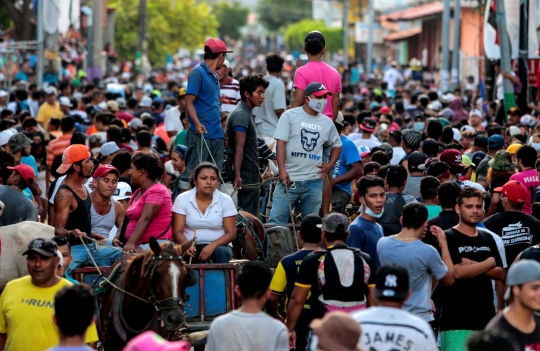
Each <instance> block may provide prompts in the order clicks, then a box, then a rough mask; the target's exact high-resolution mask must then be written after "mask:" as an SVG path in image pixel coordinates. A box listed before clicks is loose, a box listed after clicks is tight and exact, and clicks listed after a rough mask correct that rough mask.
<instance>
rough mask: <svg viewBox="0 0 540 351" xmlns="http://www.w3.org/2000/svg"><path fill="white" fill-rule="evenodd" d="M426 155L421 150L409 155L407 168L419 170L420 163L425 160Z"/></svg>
mask: <svg viewBox="0 0 540 351" xmlns="http://www.w3.org/2000/svg"><path fill="white" fill-rule="evenodd" d="M427 158H428V157H427V156H426V155H425V154H424V153H423V152H422V151H415V152H413V153H411V154H410V155H409V168H411V169H417V170H420V168H419V167H420V165H423V164H424V162H426V160H427Z"/></svg>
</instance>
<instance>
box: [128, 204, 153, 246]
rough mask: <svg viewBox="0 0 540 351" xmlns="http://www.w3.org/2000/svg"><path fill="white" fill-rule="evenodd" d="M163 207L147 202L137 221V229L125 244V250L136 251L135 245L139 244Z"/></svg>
mask: <svg viewBox="0 0 540 351" xmlns="http://www.w3.org/2000/svg"><path fill="white" fill-rule="evenodd" d="M160 209H161V205H158V204H153V203H145V204H144V207H143V210H142V213H141V217H140V218H139V220H138V221H137V225H136V226H135V230H134V231H133V233H132V234H131V236H130V237H129V238H128V240H127V242H126V245H124V251H128V252H129V251H134V250H135V246H136V245H137V242H138V241H139V240H140V239H141V238H142V237H143V236H144V234H145V233H146V230H147V229H148V226H149V225H150V223H152V220H153V219H154V217H155V216H156V215H157V214H158V212H159V210H160Z"/></svg>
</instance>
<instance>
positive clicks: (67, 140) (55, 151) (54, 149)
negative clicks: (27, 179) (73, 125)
mask: <svg viewBox="0 0 540 351" xmlns="http://www.w3.org/2000/svg"><path fill="white" fill-rule="evenodd" d="M72 136H73V135H72V134H64V135H62V136H61V137H59V138H58V139H54V140H52V141H51V142H50V143H49V148H48V149H47V166H52V163H53V160H54V158H55V157H56V156H58V155H62V153H63V152H64V150H65V149H66V148H67V147H68V146H69V145H71V137H72Z"/></svg>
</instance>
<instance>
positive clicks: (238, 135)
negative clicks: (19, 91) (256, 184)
mask: <svg viewBox="0 0 540 351" xmlns="http://www.w3.org/2000/svg"><path fill="white" fill-rule="evenodd" d="M245 145H246V132H243V131H238V130H236V129H235V130H234V181H233V186H234V187H235V188H236V189H242V177H241V176H240V171H241V169H242V161H243V160H244V146H245Z"/></svg>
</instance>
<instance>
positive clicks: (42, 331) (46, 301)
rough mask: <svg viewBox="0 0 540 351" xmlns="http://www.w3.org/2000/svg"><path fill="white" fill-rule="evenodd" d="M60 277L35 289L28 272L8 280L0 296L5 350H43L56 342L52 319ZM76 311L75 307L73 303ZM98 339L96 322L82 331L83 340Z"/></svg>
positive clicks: (0, 330) (66, 283) (65, 283)
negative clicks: (55, 282)
mask: <svg viewBox="0 0 540 351" xmlns="http://www.w3.org/2000/svg"><path fill="white" fill-rule="evenodd" d="M71 285H73V284H71V283H70V282H69V281H67V280H66V279H64V278H62V279H61V280H60V282H59V283H58V284H56V285H55V286H52V287H50V288H38V287H36V286H35V285H34V284H32V280H31V277H30V276H29V275H27V276H24V277H22V278H19V279H15V280H12V281H10V282H9V283H8V284H7V285H6V288H5V289H4V292H3V293H2V296H1V297H0V333H2V334H7V344H6V350H7V351H43V350H47V349H49V348H51V347H53V346H56V345H58V342H59V341H60V338H59V336H58V329H57V327H56V325H55V324H54V322H53V316H54V296H55V295H56V293H57V292H58V291H59V290H60V289H62V288H63V287H64V286H71ZM73 313H77V306H73ZM96 341H98V336H97V329H96V325H95V324H94V323H92V325H91V326H90V327H89V328H88V330H87V331H86V342H87V343H91V342H96Z"/></svg>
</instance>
